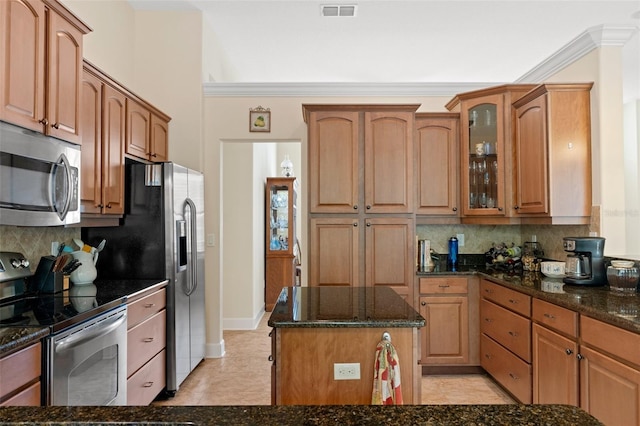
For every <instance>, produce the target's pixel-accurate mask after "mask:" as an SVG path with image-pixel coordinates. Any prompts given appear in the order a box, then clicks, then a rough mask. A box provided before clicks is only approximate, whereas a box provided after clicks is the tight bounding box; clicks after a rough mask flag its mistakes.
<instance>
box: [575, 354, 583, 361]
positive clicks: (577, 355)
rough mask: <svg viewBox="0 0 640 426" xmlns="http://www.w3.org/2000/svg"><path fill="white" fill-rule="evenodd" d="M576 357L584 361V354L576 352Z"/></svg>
mask: <svg viewBox="0 0 640 426" xmlns="http://www.w3.org/2000/svg"><path fill="white" fill-rule="evenodd" d="M576 358H578V361H582V360H583V359H584V356H583V355H582V354H576Z"/></svg>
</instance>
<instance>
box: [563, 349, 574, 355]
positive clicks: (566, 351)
mask: <svg viewBox="0 0 640 426" xmlns="http://www.w3.org/2000/svg"><path fill="white" fill-rule="evenodd" d="M564 352H565V353H566V354H567V355H571V354H572V353H573V351H572V350H571V349H569V348H567V349H565V350H564Z"/></svg>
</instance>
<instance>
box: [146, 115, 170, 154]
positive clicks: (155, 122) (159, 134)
mask: <svg viewBox="0 0 640 426" xmlns="http://www.w3.org/2000/svg"><path fill="white" fill-rule="evenodd" d="M150 159H151V161H154V162H157V163H159V162H162V161H167V160H168V159H169V123H167V122H166V121H165V120H163V119H161V118H160V117H158V116H157V115H155V114H151V158H150Z"/></svg>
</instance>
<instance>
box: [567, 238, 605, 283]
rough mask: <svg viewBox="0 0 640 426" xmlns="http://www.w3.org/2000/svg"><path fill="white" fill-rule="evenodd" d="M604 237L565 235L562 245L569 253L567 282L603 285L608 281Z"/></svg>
mask: <svg viewBox="0 0 640 426" xmlns="http://www.w3.org/2000/svg"><path fill="white" fill-rule="evenodd" d="M604 241H605V239H604V238H602V237H564V238H563V239H562V247H563V248H564V251H566V252H568V253H570V254H568V255H567V263H566V268H565V277H564V278H563V279H562V281H563V282H564V283H565V284H571V285H584V286H601V285H605V284H606V283H607V277H606V270H605V265H604Z"/></svg>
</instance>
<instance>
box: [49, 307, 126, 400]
mask: <svg viewBox="0 0 640 426" xmlns="http://www.w3.org/2000/svg"><path fill="white" fill-rule="evenodd" d="M45 353H46V356H45V359H46V360H47V361H46V362H47V365H46V366H45V372H46V374H47V377H46V383H47V392H46V395H47V401H46V405H127V307H126V305H124V306H121V307H119V308H116V309H114V310H111V311H108V312H105V313H103V314H101V315H99V316H97V317H95V318H92V319H91V320H89V321H85V322H83V323H81V324H79V325H76V326H74V327H71V328H68V329H65V330H64V331H62V332H59V333H57V334H54V335H52V336H50V337H48V338H47V339H46V340H45Z"/></svg>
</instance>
